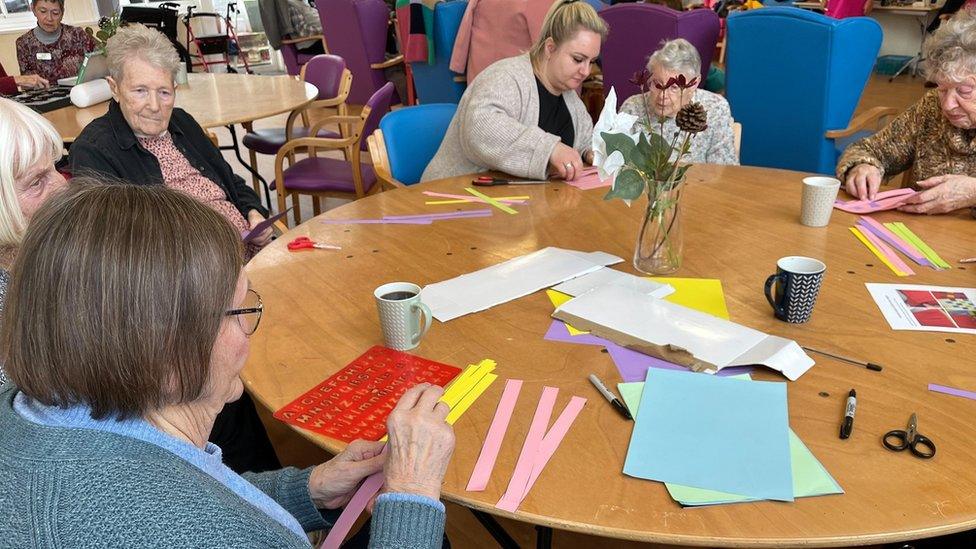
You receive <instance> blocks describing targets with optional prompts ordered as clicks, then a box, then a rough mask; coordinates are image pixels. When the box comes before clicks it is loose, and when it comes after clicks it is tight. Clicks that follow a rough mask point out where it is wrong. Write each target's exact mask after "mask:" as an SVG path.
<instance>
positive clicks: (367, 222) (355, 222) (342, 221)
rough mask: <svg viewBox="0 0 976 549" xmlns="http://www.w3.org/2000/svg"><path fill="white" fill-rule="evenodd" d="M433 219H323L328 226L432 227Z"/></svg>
mask: <svg viewBox="0 0 976 549" xmlns="http://www.w3.org/2000/svg"><path fill="white" fill-rule="evenodd" d="M433 222H434V221H433V220H432V219H430V218H429V217H428V218H424V219H323V220H322V223H325V224H326V225H385V224H393V225H430V224H431V223H433Z"/></svg>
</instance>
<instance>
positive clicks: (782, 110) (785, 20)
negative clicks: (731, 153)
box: [726, 7, 893, 174]
mask: <svg viewBox="0 0 976 549" xmlns="http://www.w3.org/2000/svg"><path fill="white" fill-rule="evenodd" d="M728 32H729V39H728V56H727V59H726V71H727V75H726V98H727V99H728V100H729V105H730V106H731V108H732V117H733V118H734V119H735V120H736V122H739V123H741V124H742V130H743V131H742V152H741V160H742V163H743V164H748V165H753V166H767V167H772V168H785V169H791V170H799V171H805V172H815V173H824V174H832V173H833V172H834V167H835V166H836V164H837V158H838V156H839V153H840V152H842V150H843V149H842V146H844V145H845V144H846V143H843V142H842V139H843V138H849V137H852V136H855V135H856V134H857V132H858V130H859V129H860V128H862V127H868V125H869V124H871V123H872V122H877V121H878V120H879V119H880V118H881V117H882V116H886V115H888V114H890V113H891V112H893V111H892V109H887V108H884V107H876V108H874V109H871V110H869V111H867V112H865V113H862V114H861V115H859V116H858V117H857V119H855V120H852V119H851V116H852V115H853V113H854V109H855V108H856V107H857V104H858V101H859V100H860V98H861V92H862V91H863V90H864V86H865V85H866V84H867V81H868V78H869V76H870V75H871V69H872V67H873V66H874V61H875V58H876V57H877V55H878V50H879V49H880V47H881V26H880V25H879V24H878V23H877V21H875V20H873V19H869V18H867V17H854V18H850V19H843V20H836V19H831V18H829V17H826V16H824V15H820V14H817V13H812V12H809V11H806V10H800V9H796V8H777V7H772V8H763V9H761V10H752V11H746V12H740V13H734V14H731V15H729V17H728ZM846 141H850V139H847V140H846Z"/></svg>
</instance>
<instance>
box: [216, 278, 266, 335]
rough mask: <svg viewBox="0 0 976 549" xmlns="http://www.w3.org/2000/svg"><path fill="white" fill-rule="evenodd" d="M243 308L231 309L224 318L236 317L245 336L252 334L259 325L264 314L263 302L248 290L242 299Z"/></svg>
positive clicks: (252, 291) (256, 294)
mask: <svg viewBox="0 0 976 549" xmlns="http://www.w3.org/2000/svg"><path fill="white" fill-rule="evenodd" d="M243 305H244V307H241V308H240V309H231V310H229V311H227V312H226V313H224V315H225V316H236V317H237V321H238V322H239V323H240V325H241V329H242V330H244V333H245V334H246V335H251V334H253V333H254V332H255V331H256V330H257V329H258V324H260V323H261V315H262V314H263V313H264V302H263V301H261V296H260V295H259V294H258V293H257V292H255V291H254V290H252V289H250V288H248V289H247V295H246V296H245V297H244V303H243Z"/></svg>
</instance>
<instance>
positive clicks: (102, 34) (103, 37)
mask: <svg viewBox="0 0 976 549" xmlns="http://www.w3.org/2000/svg"><path fill="white" fill-rule="evenodd" d="M95 38H98V39H99V40H101V41H103V42H104V41H106V40H108V39H109V38H111V37H110V36H109V35H108V31H106V30H105V29H100V30H99V31H98V32H96V33H95Z"/></svg>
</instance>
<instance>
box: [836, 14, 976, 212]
mask: <svg viewBox="0 0 976 549" xmlns="http://www.w3.org/2000/svg"><path fill="white" fill-rule="evenodd" d="M923 57H924V59H925V70H926V73H927V76H928V78H929V80H931V81H933V82H935V83H936V84H937V85H938V88H937V89H935V90H932V91H930V92H928V93H927V94H925V95H924V96H923V97H922V99H920V100H919V101H918V102H916V103H915V104H914V105H912V106H911V107H909V108H908V109H907V110H906V111H905V112H904V113H902V114H901V115H899V116H898V117H897V118H895V119H894V120H893V121H892V122H891V124H889V125H888V126H887V127H886V128H884V129H883V130H881V131H880V132H878V133H876V134H874V135H872V136H870V137H868V138H866V139H862V140H861V141H858V142H856V143H854V144H852V145H851V146H850V147H848V148H847V150H846V151H844V154H843V156H841V158H840V161H839V162H838V163H837V177H838V178H839V179H840V180H841V181H844V182H845V183H846V189H847V192H849V193H850V194H852V195H854V196H857V197H859V198H874V196H875V195H876V194H877V192H878V187H879V186H880V185H881V181H882V179H883V178H885V177H886V176H892V175H896V174H898V173H901V172H903V171H906V170H908V169H912V170H913V176H914V178H915V181H916V182H915V187H916V188H918V189H919V190H922V192H921V193H919V194H917V195H915V196H913V197H912V198H910V199H909V200H908V203H907V204H906V205H904V206H902V207H901V208H900V209H901V210H902V211H906V212H914V213H927V214H937V213H946V212H951V211H954V210H958V209H961V208H966V207H974V206H976V8H967V9H964V10H962V11H960V12H958V13H957V14H956V15H955V16H953V17H952V18H951V19H950V20H949V21H947V22H945V23H943V24H942V26H941V27H939V30H937V31H936V32H935V34H933V35H932V36H931V37H930V38H929V39H928V40H927V41H926V42H925V48H924V56H923Z"/></svg>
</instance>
